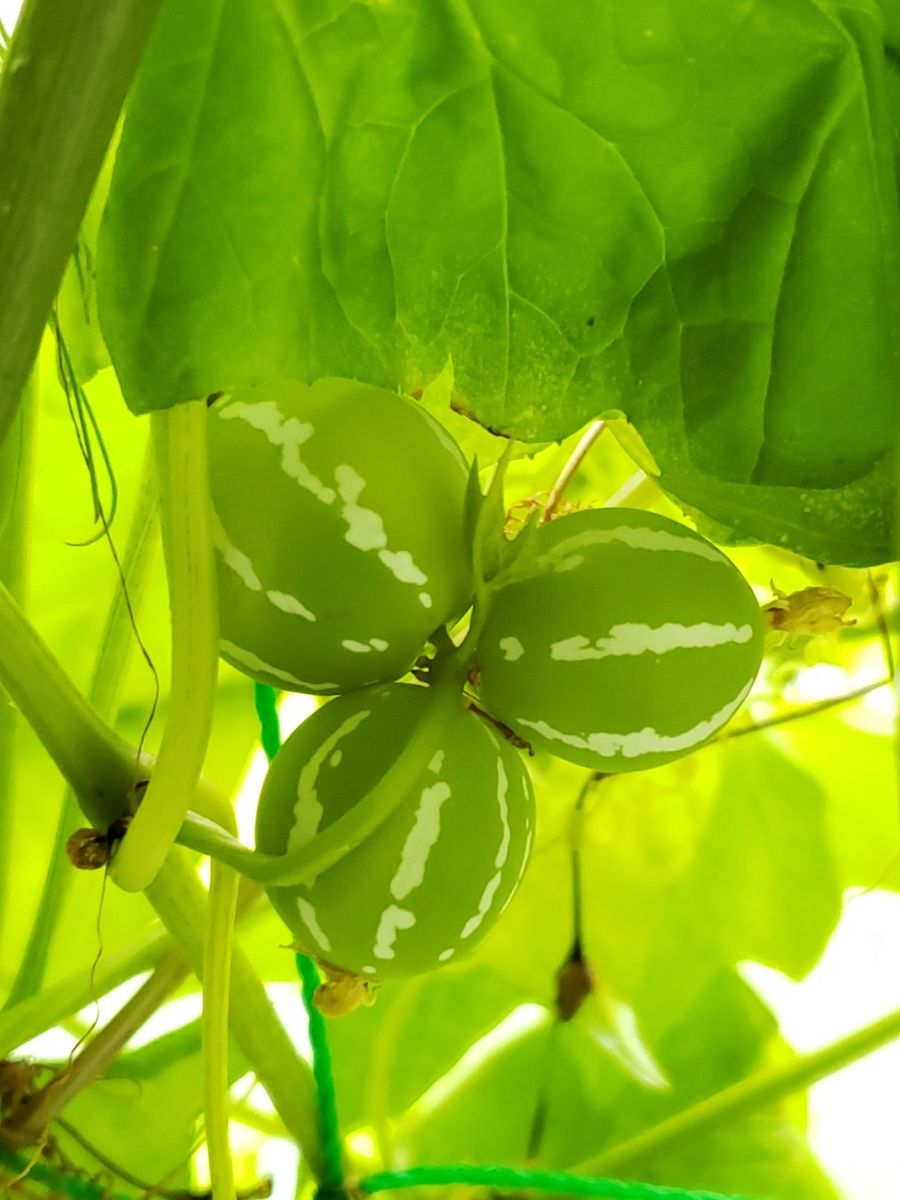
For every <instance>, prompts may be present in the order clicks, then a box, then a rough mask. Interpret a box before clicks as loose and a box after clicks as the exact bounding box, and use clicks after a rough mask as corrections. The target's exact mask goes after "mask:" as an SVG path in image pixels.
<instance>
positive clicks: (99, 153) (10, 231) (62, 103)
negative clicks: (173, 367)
mask: <svg viewBox="0 0 900 1200" xmlns="http://www.w3.org/2000/svg"><path fill="white" fill-rule="evenodd" d="M160 3H161V0H117V2H116V3H115V4H110V3H109V0H28V2H27V3H26V4H25V7H24V9H23V10H22V14H21V17H20V18H19V23H18V25H17V26H16V29H15V33H14V34H13V39H12V44H11V45H10V47H9V51H8V53H7V56H6V62H5V65H4V69H3V75H2V78H0V162H2V163H3V171H2V174H0V279H2V280H3V304H2V305H0V443H2V441H3V439H4V437H5V436H6V433H7V430H8V429H9V425H10V422H11V421H12V418H13V416H14V415H15V412H16V408H17V406H18V403H19V396H20V394H21V392H22V388H23V387H24V385H25V380H26V379H27V377H28V372H29V371H30V369H31V365H32V363H33V362H34V359H35V356H36V354H37V350H38V346H39V344H40V340H41V332H42V330H43V328H44V323H45V321H46V320H47V314H48V312H49V311H50V305H51V304H52V302H53V297H54V295H55V294H56V292H57V289H58V288H59V283H60V280H61V279H62V275H63V271H64V270H65V266H66V262H67V261H68V258H69V255H70V254H71V253H72V250H73V248H74V246H75V239H76V237H77V234H78V227H79V225H80V224H81V220H82V217H83V216H84V212H85V209H86V208H87V204H88V199H89V198H90V194H91V189H92V188H93V186H94V181H95V179H96V178H97V175H98V173H99V171H100V166H101V164H102V162H103V156H104V154H105V153H106V149H107V146H108V145H109V142H110V139H111V137H112V134H113V130H114V129H115V127H116V121H117V120H118V117H119V112H120V110H121V108H122V103H123V101H124V99H125V95H126V93H127V91H128V88H129V87H130V85H131V81H132V79H133V78H134V74H135V72H136V70H137V66H138V62H139V61H140V58H141V55H142V53H143V50H144V46H145V44H146V42H147V38H148V37H149V35H150V30H151V28H152V26H153V22H154V20H155V18H156V14H157V11H158V10H159V7H160Z"/></svg>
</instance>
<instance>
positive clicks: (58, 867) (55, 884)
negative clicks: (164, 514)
mask: <svg viewBox="0 0 900 1200" xmlns="http://www.w3.org/2000/svg"><path fill="white" fill-rule="evenodd" d="M155 516H156V475H155V471H154V468H153V456H152V453H151V452H150V448H149V447H148V452H147V454H146V455H145V459H144V465H143V468H142V470H141V474H140V477H139V481H138V490H137V506H136V509H135V512H134V516H133V518H132V522H131V529H130V531H129V537H128V543H127V545H126V548H125V552H124V555H123V557H122V566H121V578H120V579H119V580H117V581H116V586H115V589H114V591H113V595H112V599H111V601H110V605H109V608H108V610H107V614H106V622H105V624H104V627H103V633H102V635H101V637H100V649H99V651H98V653H97V658H96V661H95V663H94V670H93V674H92V677H91V683H90V689H89V691H88V701H89V703H90V704H91V706H92V708H93V709H94V711H95V712H96V713H97V714H98V715H99V716H100V717H102V718H103V719H104V720H111V719H112V718H113V717H114V716H115V714H116V708H117V704H118V697H119V693H120V691H121V686H122V681H123V679H124V677H125V672H126V670H127V667H128V662H129V660H130V657H131V653H132V651H133V649H134V646H135V631H134V625H133V621H134V614H135V612H136V611H137V610H138V609H139V607H140V604H141V600H142V597H143V594H144V591H145V588H146V584H147V579H148V576H149V571H150V566H151V564H152V560H153V552H154V550H155V548H156V522H155ZM77 819H78V801H77V798H76V796H75V793H74V791H73V790H72V788H71V787H67V788H66V792H65V795H64V797H63V802H62V808H61V810H60V815H59V820H58V822H57V827H56V834H55V837H54V840H53V846H52V848H51V851H50V859H49V865H48V868H47V877H46V879H45V881H44V887H43V890H42V892H41V898H40V901H39V903H38V908H37V913H36V914H35V918H34V921H33V923H32V929H31V935H30V937H29V938H28V943H27V945H26V948H25V954H24V957H23V958H22V961H21V963H20V964H19V968H18V971H17V972H16V977H15V980H14V981H13V985H12V988H11V989H10V993H9V997H8V998H7V1001H6V1007H12V1006H13V1005H16V1004H18V1003H20V1002H21V1001H22V1000H24V999H26V998H27V997H28V996H31V995H33V994H34V993H35V992H36V991H37V990H38V988H39V987H40V985H41V980H42V979H43V976H44V970H45V967H46V963H47V957H48V955H49V952H50V944H51V942H52V939H53V934H54V931H55V929H56V925H57V920H58V917H59V914H60V911H61V909H62V905H63V903H64V901H65V897H66V894H67V892H68V889H69V884H70V882H71V879H72V871H71V868H70V866H69V863H68V860H67V858H66V854H65V842H66V838H67V837H68V835H69V834H70V833H71V832H72V830H73V829H74V828H75V826H76V823H77Z"/></svg>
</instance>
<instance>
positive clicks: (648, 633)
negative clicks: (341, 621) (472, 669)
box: [476, 508, 763, 772]
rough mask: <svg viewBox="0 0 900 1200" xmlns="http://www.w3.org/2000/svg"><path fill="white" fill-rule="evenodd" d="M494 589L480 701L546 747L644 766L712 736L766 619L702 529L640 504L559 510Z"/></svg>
mask: <svg viewBox="0 0 900 1200" xmlns="http://www.w3.org/2000/svg"><path fill="white" fill-rule="evenodd" d="M534 550H535V557H531V555H529V558H528V563H527V564H526V565H523V566H522V567H521V568H520V570H519V573H518V576H517V577H516V576H514V577H513V578H511V580H510V581H509V582H508V583H507V584H506V585H505V586H501V587H500V588H499V589H498V591H497V593H496V594H495V595H494V597H493V598H492V600H491V606H490V610H489V615H488V617H487V620H486V623H485V626H484V629H483V631H482V633H481V635H480V639H479V643H478V647H477V651H476V664H477V669H478V671H479V675H480V688H481V695H482V699H483V703H484V705H485V707H486V708H487V709H488V711H489V712H491V713H493V714H494V716H496V717H499V718H500V719H501V720H502V721H504V722H505V723H506V724H507V725H509V726H510V727H511V728H512V729H513V730H514V731H515V732H516V733H518V734H520V735H521V736H522V737H523V738H525V739H526V740H527V741H529V742H531V744H532V745H533V746H534V747H535V748H537V749H542V750H548V751H550V752H551V753H552V754H555V755H557V756H558V757H559V758H565V759H568V760H569V761H570V762H574V763H580V764H581V765H583V766H586V767H592V768H594V769H595V770H599V771H610V772H613V771H635V770H640V769H643V768H646V767H655V766H658V765H660V764H661V763H665V762H669V761H670V760H671V759H675V758H679V757H680V756H681V755H684V754H687V753H689V752H690V751H692V750H695V749H696V748H697V747H698V746H701V745H702V744H703V743H704V742H706V741H708V740H709V739H710V738H711V737H713V736H714V735H715V733H716V732H717V731H718V730H719V729H721V728H722V726H723V725H724V724H725V723H726V721H728V720H729V719H730V717H731V716H732V715H733V714H734V713H735V712H736V711H737V709H738V708H739V707H740V705H741V704H742V703H743V701H744V699H745V698H746V696H747V693H748V692H749V691H750V687H751V685H752V683H753V680H754V679H755V677H756V673H757V671H758V669H759V664H760V660H761V658H762V648H763V627H762V619H761V616H760V611H759V606H758V604H757V602H756V600H755V598H754V595H753V592H752V591H751V589H750V586H749V585H748V584H747V582H746V581H745V579H744V578H743V576H742V575H741V574H740V572H739V571H738V570H737V568H736V567H735V566H734V564H733V563H732V562H731V561H730V559H728V558H727V557H726V556H725V555H724V554H723V553H722V552H721V551H720V550H718V549H717V548H716V547H715V546H713V545H712V544H711V543H710V542H708V541H707V540H706V539H705V538H703V537H701V536H700V535H699V534H697V533H694V532H693V530H691V529H688V528H686V527H685V526H683V525H680V524H678V523H677V522H675V521H670V520H668V519H667V518H666V517H660V516H657V515H655V514H654V513H648V512H644V511H642V510H639V509H624V508H612V509H599V510H596V511H592V512H581V513H577V514H574V515H572V516H567V517H563V518H561V519H560V520H557V521H553V522H551V523H550V524H547V525H544V526H542V527H541V528H540V529H538V530H537V531H536V534H535V545H534Z"/></svg>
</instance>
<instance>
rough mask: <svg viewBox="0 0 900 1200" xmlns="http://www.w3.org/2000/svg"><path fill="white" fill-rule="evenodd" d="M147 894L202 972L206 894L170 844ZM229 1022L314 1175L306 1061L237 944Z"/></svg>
mask: <svg viewBox="0 0 900 1200" xmlns="http://www.w3.org/2000/svg"><path fill="white" fill-rule="evenodd" d="M146 895H147V899H148V900H149V901H150V903H151V904H152V905H153V907H154V908H155V909H156V912H157V914H158V916H159V917H160V919H161V920H162V922H163V924H164V925H165V926H166V928H167V929H168V930H169V932H170V933H171V935H172V937H173V938H174V940H175V941H176V942H177V943H178V945H179V946H180V948H181V951H182V953H183V954H184V956H185V958H186V959H187V961H188V963H189V964H190V966H191V969H192V970H193V971H194V974H195V975H196V976H197V977H198V979H201V980H202V978H203V968H204V952H205V946H206V939H207V928H208V921H209V912H208V904H207V901H208V897H207V893H206V892H205V890H204V888H203V885H202V884H201V883H200V881H199V879H198V878H197V876H196V874H195V873H194V870H193V868H192V867H191V865H190V863H189V862H188V861H187V860H186V858H185V856H184V855H183V854H182V853H181V852H180V851H178V850H177V849H174V850H172V851H170V853H169V855H168V857H167V858H166V861H165V862H164V864H163V866H162V869H161V870H160V872H159V874H158V875H157V877H156V879H155V880H154V881H153V883H152V884H151V885H150V886H149V887H148V888H147V891H146ZM229 1025H230V1028H231V1032H232V1033H233V1034H234V1038H235V1041H236V1042H237V1043H238V1045H239V1046H240V1047H241V1049H242V1050H243V1052H244V1054H245V1055H246V1056H247V1059H248V1061H249V1063H250V1065H251V1067H252V1068H253V1071H254V1072H255V1074H256V1076H257V1078H258V1079H259V1081H260V1083H261V1084H262V1085H263V1087H264V1088H265V1089H266V1091H267V1092H268V1093H269V1096H270V1097H271V1100H272V1103H273V1104H274V1106H275V1108H276V1109H277V1111H278V1115H279V1116H280V1117H281V1119H282V1121H283V1122H284V1124H285V1128H286V1129H287V1130H288V1132H289V1133H290V1135H291V1137H293V1138H294V1139H295V1140H296V1141H297V1143H298V1144H299V1146H300V1150H301V1152H302V1154H303V1157H304V1159H305V1161H306V1162H307V1163H308V1165H309V1168H310V1170H311V1171H312V1173H313V1175H314V1176H315V1177H316V1178H318V1177H319V1173H320V1171H321V1167H322V1155H321V1148H320V1145H319V1137H318V1132H317V1129H316V1121H315V1111H316V1102H315V1088H314V1085H313V1078H312V1072H311V1070H310V1068H309V1066H308V1064H307V1063H306V1062H305V1061H304V1060H303V1059H302V1058H301V1057H300V1056H299V1054H298V1053H297V1049H296V1047H295V1046H294V1044H293V1042H292V1041H291V1039H290V1037H289V1036H288V1034H287V1032H286V1031H285V1029H284V1027H283V1026H282V1024H281V1022H280V1021H279V1020H278V1017H277V1016H276V1014H275V1011H274V1009H273V1008H272V1005H271V1002H270V1001H269V997H268V996H267V995H266V989H265V987H264V986H263V983H262V981H261V980H260V978H259V976H258V975H257V974H256V972H255V970H254V969H253V966H252V964H251V963H250V961H249V959H248V958H247V956H246V955H245V954H244V952H243V951H242V950H241V948H240V947H239V946H236V947H235V948H234V952H233V956H232V963H231V1004H230V1006H229Z"/></svg>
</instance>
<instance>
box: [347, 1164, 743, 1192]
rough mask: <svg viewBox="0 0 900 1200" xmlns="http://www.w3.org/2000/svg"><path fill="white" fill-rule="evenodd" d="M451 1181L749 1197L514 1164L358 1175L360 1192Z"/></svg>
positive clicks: (541, 1189) (442, 1184)
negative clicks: (535, 1168) (514, 1165)
mask: <svg viewBox="0 0 900 1200" xmlns="http://www.w3.org/2000/svg"><path fill="white" fill-rule="evenodd" d="M454 1183H467V1184H470V1185H472V1186H473V1187H487V1188H493V1189H495V1190H497V1191H501V1190H503V1189H507V1188H511V1189H514V1190H516V1191H518V1190H520V1189H527V1190H531V1191H536V1192H557V1193H564V1194H566V1195H569V1196H603V1197H607V1200H748V1198H747V1197H744V1196H724V1195H722V1193H721V1192H694V1191H686V1190H685V1189H684V1188H676V1187H663V1186H661V1185H660V1184H655V1183H627V1182H626V1181H625V1180H623V1179H597V1178H594V1177H592V1176H589V1175H570V1174H569V1173H568V1172H567V1171H530V1170H526V1169H522V1170H520V1169H518V1168H517V1167H493V1166H490V1167H489V1166H485V1167H476V1166H468V1165H465V1164H460V1165H457V1166H447V1167H411V1168H410V1169H409V1170H408V1171H381V1172H379V1173H378V1174H377V1175H367V1176H366V1177H365V1178H364V1179H360V1181H359V1183H358V1184H357V1187H358V1189H359V1190H360V1191H361V1192H365V1193H366V1194H367V1195H371V1194H372V1193H373V1192H385V1191H390V1190H391V1189H393V1188H411V1187H446V1186H448V1185H450V1184H454Z"/></svg>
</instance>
